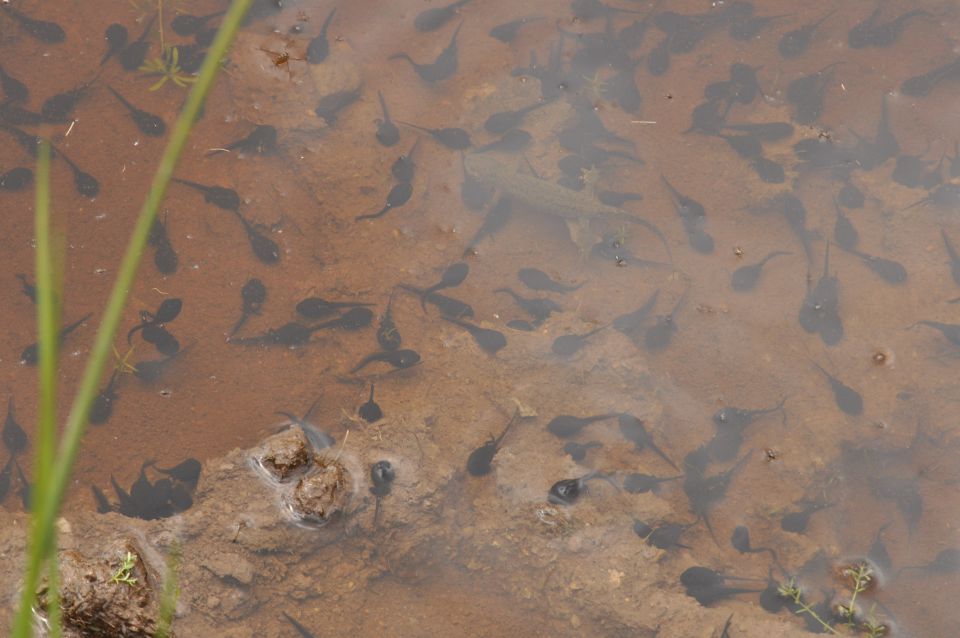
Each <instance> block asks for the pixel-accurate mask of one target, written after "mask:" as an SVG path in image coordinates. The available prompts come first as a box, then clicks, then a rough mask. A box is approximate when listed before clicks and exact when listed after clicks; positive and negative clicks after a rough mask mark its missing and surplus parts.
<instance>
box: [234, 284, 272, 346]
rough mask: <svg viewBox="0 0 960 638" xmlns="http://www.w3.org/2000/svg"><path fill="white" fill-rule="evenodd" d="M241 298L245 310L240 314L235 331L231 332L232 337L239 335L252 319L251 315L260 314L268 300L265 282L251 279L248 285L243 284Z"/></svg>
mask: <svg viewBox="0 0 960 638" xmlns="http://www.w3.org/2000/svg"><path fill="white" fill-rule="evenodd" d="M240 297H241V299H242V300H243V309H242V311H241V314H240V320H239V321H237V323H236V324H234V326H233V329H232V330H231V331H230V336H231V337H232V336H233V335H235V334H237V332H238V331H239V330H240V328H241V327H243V324H244V323H246V321H247V319H249V318H250V315H259V314H260V309H261V308H262V307H263V302H265V301H266V300H267V287H266V286H264V285H263V282H262V281H260V280H259V279H256V278H253V279H249V280H248V281H247V283H245V284H243V288H242V289H241V290H240Z"/></svg>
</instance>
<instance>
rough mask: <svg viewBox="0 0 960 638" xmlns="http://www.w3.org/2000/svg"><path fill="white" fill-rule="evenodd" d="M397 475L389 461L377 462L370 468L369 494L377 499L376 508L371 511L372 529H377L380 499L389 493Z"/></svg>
mask: <svg viewBox="0 0 960 638" xmlns="http://www.w3.org/2000/svg"><path fill="white" fill-rule="evenodd" d="M396 478H397V474H396V472H395V471H394V469H393V465H391V463H390V461H386V460H384V461H377V462H376V463H373V464H372V465H371V466H370V482H371V483H372V484H373V485H371V486H370V493H371V494H373V495H374V496H376V497H377V504H376V508H375V509H374V510H373V528H374V529H376V528H377V520H378V519H379V518H380V499H382V498H383V497H384V496H386V495H388V494H389V493H390V490H391V489H392V488H393V482H394V481H395V480H396Z"/></svg>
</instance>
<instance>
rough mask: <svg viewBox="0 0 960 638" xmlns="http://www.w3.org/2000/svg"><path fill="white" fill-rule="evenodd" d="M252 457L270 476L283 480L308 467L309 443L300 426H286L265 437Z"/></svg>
mask: <svg viewBox="0 0 960 638" xmlns="http://www.w3.org/2000/svg"><path fill="white" fill-rule="evenodd" d="M253 459H254V461H255V462H256V463H257V465H259V466H260V467H261V468H263V470H264V471H265V472H266V473H267V474H268V475H269V476H270V477H272V478H274V479H276V480H277V481H280V482H283V481H285V480H286V479H288V478H289V477H290V476H291V475H293V474H295V473H297V472H301V471H304V470H305V469H306V468H307V467H309V465H310V443H309V442H308V441H307V437H306V435H305V434H304V432H303V430H301V429H300V428H298V427H291V428H287V429H286V430H283V431H282V432H278V433H277V434H274V435H273V436H271V437H270V438H268V439H266V440H265V441H264V442H263V443H262V444H261V446H260V448H259V449H257V450H256V451H255V452H254V454H253Z"/></svg>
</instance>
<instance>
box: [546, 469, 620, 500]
mask: <svg viewBox="0 0 960 638" xmlns="http://www.w3.org/2000/svg"><path fill="white" fill-rule="evenodd" d="M597 478H599V479H603V480H605V481H607V482H608V483H610V484H611V485H613V486H614V487H616V488H617V489H619V486H618V485H617V483H616V481H615V480H614V479H613V477H611V476H610V475H609V474H606V473H604V472H599V471H593V472H590V473H589V474H586V475H584V476H581V477H580V478H572V479H562V480H560V481H557V482H556V483H554V484H553V485H552V486H550V491H549V493H548V494H547V500H548V501H549V502H551V503H553V504H554V505H573V504H574V503H575V502H576V501H577V499H579V498H580V496H581V495H583V493H584V492H586V491H587V481H590V480H593V479H597Z"/></svg>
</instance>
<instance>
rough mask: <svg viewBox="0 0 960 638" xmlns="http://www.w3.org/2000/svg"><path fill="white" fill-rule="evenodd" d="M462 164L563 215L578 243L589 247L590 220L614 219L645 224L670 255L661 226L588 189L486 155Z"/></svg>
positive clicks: (533, 205) (471, 173)
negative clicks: (574, 187) (527, 172)
mask: <svg viewBox="0 0 960 638" xmlns="http://www.w3.org/2000/svg"><path fill="white" fill-rule="evenodd" d="M463 165H464V169H465V170H466V171H467V173H468V175H469V176H470V177H472V178H473V179H475V180H477V181H479V182H482V183H484V184H486V185H488V186H492V187H495V188H498V189H500V191H501V192H502V194H503V195H506V196H507V197H510V198H513V199H515V200H518V201H520V202H522V203H524V204H526V205H528V206H530V207H531V208H535V209H537V210H540V211H543V212H547V213H550V214H551V215H555V216H557V217H561V218H563V219H564V221H566V223H567V227H568V228H569V229H570V238H571V239H572V240H573V241H574V243H576V244H577V245H578V246H589V245H590V243H591V242H590V241H589V238H588V237H587V236H586V230H587V224H589V222H590V220H591V219H595V218H598V219H614V220H617V221H629V222H633V223H636V224H640V225H642V226H644V227H645V228H647V229H648V230H650V232H652V233H653V234H654V235H656V236H657V238H658V239H659V240H660V242H661V243H662V244H663V247H664V250H666V252H667V255H668V256H669V255H670V247H669V246H668V245H667V240H666V237H664V235H663V232H662V231H661V230H660V229H659V228H657V227H656V226H654V225H653V224H652V223H650V222H648V221H647V220H645V219H643V218H641V217H639V216H638V215H636V214H633V213H629V212H627V211H624V210H621V209H619V208H615V207H613V206H608V205H606V204H604V203H602V202H600V201H599V200H597V199H595V198H594V197H593V196H591V195H590V194H589V193H588V192H585V191H573V190H570V189H568V188H564V187H562V186H560V185H558V184H554V183H553V182H548V181H547V180H543V179H540V178H538V177H534V176H533V175H524V174H522V173H518V172H516V171H514V170H513V169H511V168H510V167H509V166H507V165H506V164H503V163H501V162H499V161H497V160H495V159H493V158H492V157H485V156H483V155H468V156H467V157H466V158H465V159H464V162H463Z"/></svg>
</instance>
